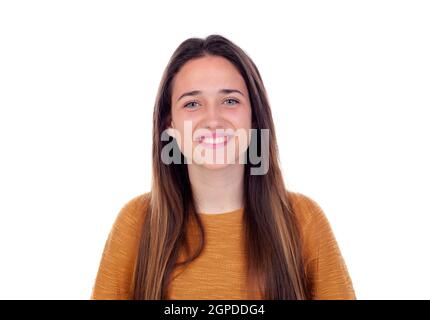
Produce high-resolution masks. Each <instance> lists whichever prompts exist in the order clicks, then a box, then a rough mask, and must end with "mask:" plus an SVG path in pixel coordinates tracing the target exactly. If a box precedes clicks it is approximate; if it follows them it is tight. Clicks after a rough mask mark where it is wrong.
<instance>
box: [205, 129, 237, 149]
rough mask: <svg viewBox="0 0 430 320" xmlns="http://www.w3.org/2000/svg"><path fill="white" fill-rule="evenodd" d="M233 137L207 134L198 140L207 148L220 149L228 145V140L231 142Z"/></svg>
mask: <svg viewBox="0 0 430 320" xmlns="http://www.w3.org/2000/svg"><path fill="white" fill-rule="evenodd" d="M230 138H231V135H227V134H219V133H213V134H206V135H201V136H199V137H198V138H197V141H198V142H199V143H200V144H202V145H203V146H206V147H211V148H218V147H222V146H224V145H226V144H227V142H228V140H230Z"/></svg>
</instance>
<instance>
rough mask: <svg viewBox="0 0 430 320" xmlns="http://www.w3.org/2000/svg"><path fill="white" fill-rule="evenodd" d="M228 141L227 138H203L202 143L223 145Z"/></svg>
mask: <svg viewBox="0 0 430 320" xmlns="http://www.w3.org/2000/svg"><path fill="white" fill-rule="evenodd" d="M226 139H227V137H217V138H215V139H214V138H210V137H203V139H202V142H205V143H209V144H218V143H222V142H224V141H225V140H226Z"/></svg>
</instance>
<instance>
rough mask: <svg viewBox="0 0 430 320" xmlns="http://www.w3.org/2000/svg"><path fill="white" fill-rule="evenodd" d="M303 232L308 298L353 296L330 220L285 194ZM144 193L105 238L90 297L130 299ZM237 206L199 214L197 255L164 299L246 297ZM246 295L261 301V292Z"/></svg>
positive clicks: (307, 201)
mask: <svg viewBox="0 0 430 320" xmlns="http://www.w3.org/2000/svg"><path fill="white" fill-rule="evenodd" d="M290 194H291V198H292V200H293V208H294V212H295V214H296V215H297V218H298V221H299V225H300V228H301V231H302V233H303V245H304V252H303V254H304V260H305V267H306V271H307V273H308V274H309V275H310V279H311V283H312V292H313V297H312V299H356V296H355V292H354V288H353V285H352V281H351V278H350V276H349V274H348V270H347V267H346V264H345V262H344V259H343V257H342V255H341V252H340V250H339V246H338V244H337V242H336V238H335V236H334V234H333V232H332V229H331V227H330V224H329V222H328V220H327V218H326V216H325V214H324V212H323V211H322V210H321V208H320V207H319V205H318V204H317V203H316V202H315V201H314V200H312V199H311V198H309V197H307V196H305V195H303V194H300V193H297V192H290ZM148 199H149V193H145V194H142V195H139V196H137V197H135V198H133V199H131V200H130V201H129V202H128V203H127V204H125V206H124V207H123V208H122V210H121V211H120V213H119V214H118V216H117V218H116V221H115V223H114V225H113V227H112V230H111V232H110V234H109V237H108V239H107V241H106V244H105V247H104V251H103V255H102V258H101V262H100V266H99V269H98V273H97V276H96V279H95V283H94V286H93V289H92V293H91V299H130V298H131V292H130V287H131V281H132V274H133V268H134V263H135V261H136V256H137V250H138V244H139V236H140V228H141V225H142V223H143V219H144V216H143V213H144V212H145V208H146V207H147V203H148ZM243 214H244V213H243V209H240V210H236V211H232V212H226V213H221V214H204V213H199V215H200V217H201V218H202V221H203V225H204V227H205V231H206V236H207V238H206V246H205V248H204V250H203V252H202V254H201V255H200V256H199V257H198V258H197V259H196V260H194V261H193V262H192V263H191V264H190V265H189V266H188V267H187V268H186V269H185V270H181V272H180V273H178V274H177V276H175V277H174V278H173V281H172V282H171V284H170V287H169V289H168V292H169V293H168V297H169V299H249V295H247V294H248V293H249V292H248V290H247V288H246V287H245V272H244V270H245V255H244V251H243V243H242V240H243V239H242V223H241V218H242V215H243ZM252 299H261V295H260V294H259V293H257V296H253V298H252Z"/></svg>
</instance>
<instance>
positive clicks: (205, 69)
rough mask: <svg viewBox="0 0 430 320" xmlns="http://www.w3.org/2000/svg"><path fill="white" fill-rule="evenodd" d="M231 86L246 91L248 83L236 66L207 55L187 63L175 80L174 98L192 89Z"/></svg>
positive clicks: (214, 89) (223, 59)
mask: <svg viewBox="0 0 430 320" xmlns="http://www.w3.org/2000/svg"><path fill="white" fill-rule="evenodd" d="M220 88H231V89H233V88H234V89H239V90H241V91H242V90H243V91H242V92H246V91H247V90H246V84H245V81H244V80H243V78H242V76H241V74H240V73H239V71H238V70H237V69H236V67H235V66H234V65H233V64H232V63H231V62H230V61H228V60H227V59H225V58H223V57H219V56H205V57H201V58H197V59H193V60H190V61H188V62H187V63H185V64H184V65H183V66H182V68H181V69H180V70H179V72H178V73H177V74H176V75H175V78H174V80H173V90H172V98H173V99H174V98H175V97H177V96H179V95H180V94H181V93H183V92H185V91H190V90H202V91H207V92H208V93H210V92H216V91H218V90H219V89H220Z"/></svg>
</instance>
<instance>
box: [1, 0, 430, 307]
mask: <svg viewBox="0 0 430 320" xmlns="http://www.w3.org/2000/svg"><path fill="white" fill-rule="evenodd" d="M429 9H430V6H429V2H428V1H375V0H373V1H295V2H286V1H278V2H271V1H264V2H261V1H259V2H252V1H216V2H214V1H210V2H207V3H203V2H202V1H172V2H166V1H157V2H156V3H155V2H150V1H141V2H134V1H2V2H0V148H1V149H0V152H1V154H0V259H1V261H0V298H3V299H88V298H89V296H90V293H91V289H92V286H93V283H94V280H95V276H96V273H97V269H98V265H99V262H100V258H101V254H102V249H103V246H104V243H105V241H106V238H107V236H108V233H109V231H110V228H111V226H112V224H113V222H114V219H115V217H116V215H117V214H118V212H119V210H120V208H121V207H122V206H123V205H124V204H125V202H127V201H128V200H130V199H131V198H132V197H134V196H136V195H139V194H142V193H144V192H147V191H149V188H150V174H151V163H150V161H151V143H152V141H151V130H152V127H151V126H152V111H153V105H154V99H155V95H156V90H157V87H158V84H159V81H160V79H161V74H162V72H163V69H164V67H165V66H166V64H167V61H168V59H169V58H170V56H171V54H172V53H173V51H174V49H175V48H176V47H177V46H178V45H179V44H180V43H181V42H182V41H183V40H185V39H187V38H189V37H205V36H207V35H209V34H211V33H218V34H221V35H223V36H226V37H227V38H229V39H230V40H232V41H233V42H235V43H236V44H238V45H239V46H240V47H242V48H243V49H244V50H245V51H246V52H247V53H248V54H249V55H250V56H251V58H252V59H253V60H254V62H255V63H256V65H257V66H258V68H259V70H260V72H261V74H262V77H263V80H264V82H265V86H266V89H267V91H268V94H269V99H270V102H271V106H272V112H273V117H274V119H275V125H276V134H277V137H278V140H279V148H280V153H281V162H282V167H283V171H284V174H285V180H286V183H287V186H289V187H290V189H292V190H294V191H298V192H301V193H303V194H306V195H308V196H309V197H311V198H313V199H314V200H315V201H317V203H318V204H319V205H320V206H321V207H322V208H323V210H324V212H325V214H326V215H327V217H328V219H329V221H330V223H331V225H332V228H333V230H334V232H335V235H336V238H337V240H338V243H339V246H340V248H341V250H342V253H343V256H344V259H345V261H346V263H347V266H348V269H349V272H350V275H351V278H352V280H353V283H354V288H355V290H356V294H357V298H359V299H414V298H417V299H429V298H430V293H429V291H428V288H429V285H430V276H429V270H430V257H429V253H428V252H429V251H428V244H430V235H429V230H428V229H429V222H430V219H429V215H430V204H429V199H430V194H429V193H430V192H429V190H430V188H429V187H430V185H429V180H430V169H429V163H430V152H429V137H430V128H429V120H430V119H429V108H430V59H429V57H430V19H429V16H430V10H429Z"/></svg>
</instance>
